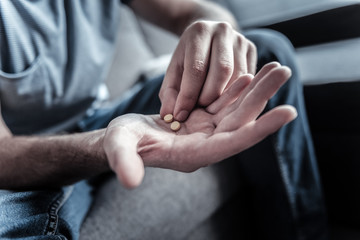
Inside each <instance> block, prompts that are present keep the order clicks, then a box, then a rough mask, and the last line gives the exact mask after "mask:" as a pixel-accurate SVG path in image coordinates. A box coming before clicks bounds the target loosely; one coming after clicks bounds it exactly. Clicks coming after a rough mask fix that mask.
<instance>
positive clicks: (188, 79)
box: [159, 21, 257, 121]
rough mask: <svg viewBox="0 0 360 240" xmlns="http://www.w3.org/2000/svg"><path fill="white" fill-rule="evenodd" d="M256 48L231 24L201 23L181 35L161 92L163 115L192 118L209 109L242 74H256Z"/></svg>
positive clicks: (161, 112)
mask: <svg viewBox="0 0 360 240" xmlns="http://www.w3.org/2000/svg"><path fill="white" fill-rule="evenodd" d="M256 63H257V54H256V47H255V45H254V44H253V43H252V42H251V41H250V40H248V39H247V38H246V37H245V36H244V35H242V34H241V33H239V32H238V31H237V30H236V29H234V28H233V26H231V25H230V24H229V23H226V22H218V21H197V22H194V23H193V24H191V25H190V26H188V28H187V29H186V30H185V31H184V32H183V34H182V35H181V38H180V41H179V44H178V46H177V48H176V50H175V52H174V54H173V57H172V60H171V62H170V65H169V67H168V70H167V72H166V75H165V78H164V82H163V85H162V87H161V90H160V94H159V96H160V100H161V103H162V106H161V110H160V115H161V116H162V117H163V116H164V115H165V114H168V113H173V115H174V117H175V118H176V119H177V120H178V121H184V120H186V119H187V118H188V116H189V114H190V112H191V111H192V109H193V108H194V107H195V106H196V105H200V106H208V105H209V104H211V103H212V102H214V101H215V100H216V99H217V98H218V97H219V96H220V95H221V94H222V93H223V92H224V90H225V89H226V88H227V87H229V86H230V85H231V84H232V83H233V82H234V81H235V80H236V79H237V78H238V77H239V76H241V75H242V74H247V73H249V74H253V75H254V74H255V70H256Z"/></svg>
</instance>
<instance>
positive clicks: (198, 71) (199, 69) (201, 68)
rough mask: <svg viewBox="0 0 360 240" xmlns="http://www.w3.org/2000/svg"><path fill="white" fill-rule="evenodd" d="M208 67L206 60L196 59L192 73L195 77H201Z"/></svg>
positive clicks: (192, 66)
mask: <svg viewBox="0 0 360 240" xmlns="http://www.w3.org/2000/svg"><path fill="white" fill-rule="evenodd" d="M206 70H207V67H206V64H205V62H204V61H202V60H195V61H194V63H193V64H192V65H191V69H190V74H191V76H192V77H194V78H195V79H201V78H202V77H203V76H204V75H205V73H206Z"/></svg>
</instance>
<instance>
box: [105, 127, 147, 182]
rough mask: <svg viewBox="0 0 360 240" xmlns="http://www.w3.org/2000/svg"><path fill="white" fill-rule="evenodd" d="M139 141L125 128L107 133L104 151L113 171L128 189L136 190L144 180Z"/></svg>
mask: <svg viewBox="0 0 360 240" xmlns="http://www.w3.org/2000/svg"><path fill="white" fill-rule="evenodd" d="M137 142H138V140H137V139H136V137H135V136H134V135H132V134H129V132H128V131H127V130H126V129H125V128H119V129H116V130H113V131H111V132H110V133H107V136H106V138H105V140H104V150H105V153H106V156H107V158H108V161H109V164H110V167H111V169H112V170H113V171H114V172H115V173H116V175H117V177H118V179H119V181H120V182H121V183H122V184H123V185H124V186H125V187H126V188H130V189H131V188H135V187H137V186H139V185H140V183H141V181H142V179H143V178H144V174H145V171H144V164H143V161H142V159H141V157H140V156H139V155H138V153H137V149H136V148H137Z"/></svg>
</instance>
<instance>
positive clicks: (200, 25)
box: [191, 21, 209, 35]
mask: <svg viewBox="0 0 360 240" xmlns="http://www.w3.org/2000/svg"><path fill="white" fill-rule="evenodd" d="M191 30H192V31H194V32H196V33H197V34H200V35H202V34H205V33H208V32H209V25H208V24H207V23H206V22H205V21H196V22H194V23H193V24H192V25H191Z"/></svg>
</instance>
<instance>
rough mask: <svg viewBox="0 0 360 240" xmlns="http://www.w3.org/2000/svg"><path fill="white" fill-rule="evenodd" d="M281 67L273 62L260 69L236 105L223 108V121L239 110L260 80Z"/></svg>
mask: <svg viewBox="0 0 360 240" xmlns="http://www.w3.org/2000/svg"><path fill="white" fill-rule="evenodd" d="M280 66H281V65H280V64H279V63H278V62H271V63H268V64H266V65H265V66H264V67H262V68H261V69H260V71H259V72H258V73H257V74H256V75H255V77H254V78H253V79H252V81H251V83H250V84H249V85H248V86H247V87H246V88H245V89H244V90H243V91H242V92H241V95H240V96H239V97H238V99H237V100H236V102H235V103H233V104H232V106H230V107H227V108H223V109H222V113H221V114H219V116H220V119H219V121H220V120H221V118H222V116H227V115H229V114H230V113H231V112H233V111H235V110H236V109H238V107H239V106H240V104H241V103H242V102H243V100H244V98H245V97H246V96H247V95H248V94H249V92H250V91H252V90H253V89H254V88H255V86H256V85H257V84H258V83H259V81H260V80H262V79H263V78H264V76H266V74H268V73H269V72H270V71H271V70H273V69H274V68H276V67H280Z"/></svg>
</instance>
